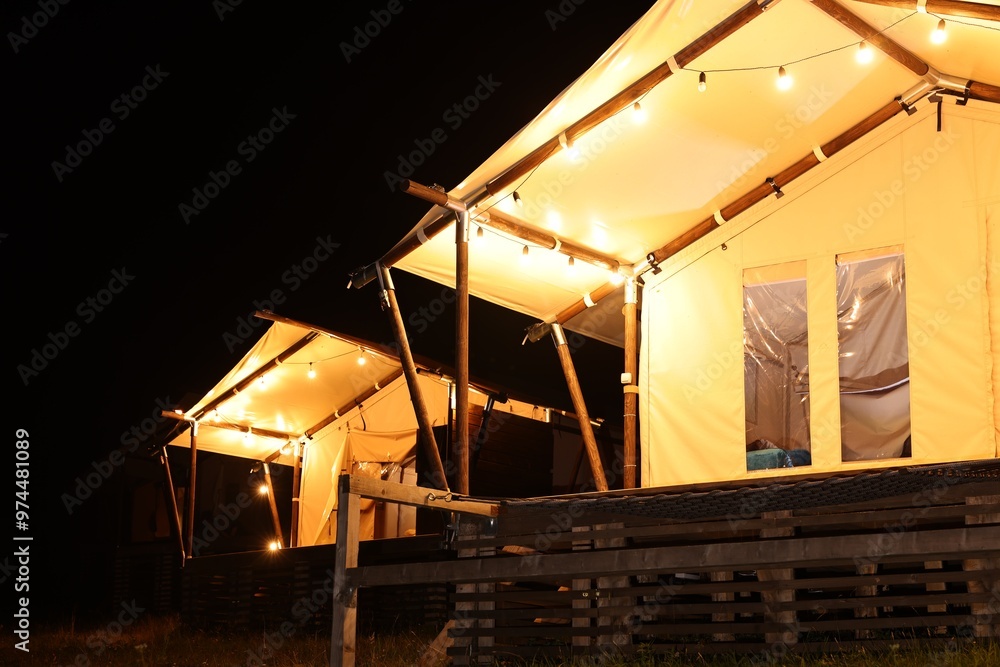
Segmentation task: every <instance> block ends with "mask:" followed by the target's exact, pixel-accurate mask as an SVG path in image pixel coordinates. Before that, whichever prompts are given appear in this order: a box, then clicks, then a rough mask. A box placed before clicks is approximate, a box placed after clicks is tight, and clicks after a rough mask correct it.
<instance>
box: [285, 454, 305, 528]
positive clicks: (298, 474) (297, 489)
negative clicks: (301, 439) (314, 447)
mask: <svg viewBox="0 0 1000 667" xmlns="http://www.w3.org/2000/svg"><path fill="white" fill-rule="evenodd" d="M304 449H305V447H304V446H303V445H300V444H299V443H298V442H296V443H295V444H294V449H293V450H292V455H293V456H294V457H295V460H294V461H293V462H292V525H291V527H290V529H289V530H290V531H291V534H290V535H289V536H288V546H290V547H297V546H299V504H300V500H299V494H300V493H301V492H302V455H303V453H304V452H303V450H304Z"/></svg>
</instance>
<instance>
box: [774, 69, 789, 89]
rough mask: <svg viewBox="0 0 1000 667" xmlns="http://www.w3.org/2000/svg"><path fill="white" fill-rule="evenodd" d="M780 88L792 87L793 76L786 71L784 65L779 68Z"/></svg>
mask: <svg viewBox="0 0 1000 667" xmlns="http://www.w3.org/2000/svg"><path fill="white" fill-rule="evenodd" d="M776 85H777V86H778V90H788V89H789V88H791V87H792V77H791V76H790V75H789V74H788V72H786V71H785V67H784V65H782V66H781V67H779V68H778V80H777V82H776Z"/></svg>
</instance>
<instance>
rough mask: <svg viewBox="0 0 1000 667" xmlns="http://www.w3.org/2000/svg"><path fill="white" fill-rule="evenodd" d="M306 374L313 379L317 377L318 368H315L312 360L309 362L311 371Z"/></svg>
mask: <svg viewBox="0 0 1000 667" xmlns="http://www.w3.org/2000/svg"><path fill="white" fill-rule="evenodd" d="M306 375H308V376H309V379H310V380H313V379H315V378H316V369H315V368H313V362H311V361H310V362H309V372H308V373H306Z"/></svg>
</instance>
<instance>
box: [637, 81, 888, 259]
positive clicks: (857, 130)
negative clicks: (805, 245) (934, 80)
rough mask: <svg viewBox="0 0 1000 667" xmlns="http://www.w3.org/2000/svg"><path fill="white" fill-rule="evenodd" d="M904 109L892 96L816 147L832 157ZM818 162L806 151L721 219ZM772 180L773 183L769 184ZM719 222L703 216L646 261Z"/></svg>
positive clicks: (723, 211)
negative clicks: (849, 126)
mask: <svg viewBox="0 0 1000 667" xmlns="http://www.w3.org/2000/svg"><path fill="white" fill-rule="evenodd" d="M904 108H905V105H904V103H903V102H902V100H901V99H900V98H895V99H893V100H892V101H891V102H889V103H888V104H886V105H884V106H883V107H882V108H881V109H879V110H878V111H876V112H875V113H873V114H872V115H870V116H868V117H867V118H865V119H864V120H862V121H861V122H859V123H857V124H855V125H854V126H853V127H851V128H849V129H848V130H846V131H845V132H843V133H841V134H839V135H837V136H836V137H834V138H833V139H832V140H830V141H828V142H827V143H825V144H823V145H822V146H821V147H820V150H821V151H822V152H823V154H824V155H825V156H826V157H828V158H829V157H833V156H834V155H836V154H837V153H839V152H840V151H842V150H843V149H845V148H847V147H848V146H849V145H851V144H852V143H854V142H855V141H857V140H858V139H860V138H861V137H863V136H864V135H866V134H868V133H869V132H871V131H872V130H874V129H875V128H876V127H878V126H879V125H882V124H883V123H885V122H886V121H888V120H889V119H890V118H892V117H894V116H895V115H896V114H898V113H899V112H900V111H902V110H903V109H904ZM818 164H820V161H819V158H818V157H817V156H816V154H815V153H810V154H808V155H806V156H805V157H803V158H802V159H800V160H798V161H797V162H795V163H794V164H793V165H791V166H790V167H787V168H786V169H783V170H782V171H780V172H779V173H778V174H777V175H776V176H774V177H773V178H771V179H768V180H767V181H765V182H764V183H763V184H762V185H759V186H757V187H755V188H754V189H753V190H751V191H750V192H747V193H746V194H744V195H742V196H741V197H739V198H738V199H736V200H735V201H733V202H731V203H729V204H727V205H726V206H725V207H723V208H722V209H721V210H720V215H721V217H722V219H723V220H731V219H732V218H734V217H736V216H737V215H739V214H740V213H743V212H744V211H746V210H747V209H749V208H750V207H751V206H753V205H754V204H756V203H758V202H761V201H763V200H764V199H766V198H767V197H769V196H770V195H772V194H775V187H774V186H777V187H778V188H779V189H780V188H781V187H783V186H785V185H787V184H789V183H790V182H792V181H793V180H795V179H797V178H798V177H800V176H802V175H803V174H805V173H806V172H808V171H809V170H810V169H812V168H813V167H815V166H816V165H818ZM771 182H773V183H774V186H772V185H771ZM720 226H721V225H720V224H719V222H718V220H716V218H715V216H712V217H711V218H707V219H705V220H703V221H701V222H700V223H698V224H697V225H695V226H694V227H692V228H691V229H689V230H687V231H686V232H684V233H683V234H681V235H680V236H678V237H677V238H675V239H673V240H671V241H670V242H669V243H667V244H666V245H664V246H662V247H660V248H658V249H657V250H654V251H653V252H651V253H649V255H647V257H646V258H647V260H649V263H650V264H651V265H653V266H655V265H657V264H660V263H662V262H664V261H665V260H666V259H668V258H669V257H672V256H673V255H676V254H677V253H678V252H680V251H681V250H683V249H684V248H687V247H688V246H690V245H691V244H693V243H695V242H696V241H698V240H700V239H702V238H704V237H705V236H707V235H708V234H710V233H711V232H713V231H715V230H716V229H718V228H719V227H720Z"/></svg>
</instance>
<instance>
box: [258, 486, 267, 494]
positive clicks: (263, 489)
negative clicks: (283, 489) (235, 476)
mask: <svg viewBox="0 0 1000 667" xmlns="http://www.w3.org/2000/svg"><path fill="white" fill-rule="evenodd" d="M257 493H259V494H260V495H262V496H266V495H267V484H261V485H260V486H258V487H257Z"/></svg>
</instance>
